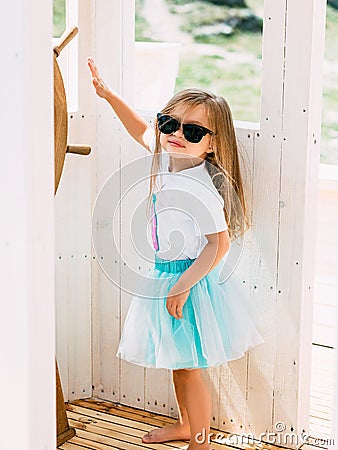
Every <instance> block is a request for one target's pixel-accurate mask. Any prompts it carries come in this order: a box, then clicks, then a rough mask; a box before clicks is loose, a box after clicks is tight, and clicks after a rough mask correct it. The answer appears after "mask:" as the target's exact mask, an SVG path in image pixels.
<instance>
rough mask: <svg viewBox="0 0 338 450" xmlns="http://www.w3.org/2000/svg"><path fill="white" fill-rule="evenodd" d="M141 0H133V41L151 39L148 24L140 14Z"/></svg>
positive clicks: (147, 40)
mask: <svg viewBox="0 0 338 450" xmlns="http://www.w3.org/2000/svg"><path fill="white" fill-rule="evenodd" d="M142 6H143V0H135V41H137V42H138V41H143V42H149V41H152V38H151V34H150V32H149V25H148V23H147V21H146V19H145V18H144V16H143V15H142Z"/></svg>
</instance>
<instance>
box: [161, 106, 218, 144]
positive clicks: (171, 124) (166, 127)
mask: <svg viewBox="0 0 338 450" xmlns="http://www.w3.org/2000/svg"><path fill="white" fill-rule="evenodd" d="M181 125H182V128H183V136H184V137H185V139H186V140H187V141H188V142H192V143H193V144H197V143H198V142H200V141H201V140H202V139H203V137H204V136H205V135H206V134H213V133H212V131H210V130H208V128H205V127H202V126H201V125H196V124H195V123H183V124H182V123H181V122H179V121H178V120H176V119H174V118H173V117H171V116H168V115H167V114H161V113H158V114H157V126H158V129H159V130H160V132H161V133H163V134H172V133H175V131H177V130H179V129H180V128H181Z"/></svg>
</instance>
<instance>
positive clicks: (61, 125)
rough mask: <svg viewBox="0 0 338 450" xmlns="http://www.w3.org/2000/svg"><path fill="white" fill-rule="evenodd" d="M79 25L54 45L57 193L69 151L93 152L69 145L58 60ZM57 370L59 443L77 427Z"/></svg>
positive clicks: (77, 152)
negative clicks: (70, 417) (71, 423)
mask: <svg viewBox="0 0 338 450" xmlns="http://www.w3.org/2000/svg"><path fill="white" fill-rule="evenodd" d="M77 33H78V28H77V27H73V28H71V29H70V30H67V31H66V32H65V33H64V34H63V35H62V36H61V38H60V41H59V45H57V46H56V47H54V49H53V54H54V171H55V173H54V176H55V184H54V195H55V194H56V191H57V188H58V186H59V183H60V178H61V175H62V169H63V166H64V162H65V157H66V153H76V154H79V155H89V153H90V147H88V146H80V145H68V144H67V139H68V111H67V98H66V92H65V87H64V83H63V79H62V75H61V71H60V68H59V65H58V62H57V57H58V56H59V55H60V53H61V51H62V50H63V49H64V47H65V46H66V45H67V44H68V43H69V42H70V41H71V40H72V39H73V38H74V37H75V36H76V35H77ZM55 371H56V430H57V446H58V447H59V446H60V445H62V444H63V443H64V442H66V441H68V440H69V439H70V438H72V437H73V436H74V435H75V429H74V428H71V427H70V426H69V424H68V418H67V414H66V408H65V402H64V396H63V392H62V386H61V382H60V376H59V370H58V364H57V360H56V358H55Z"/></svg>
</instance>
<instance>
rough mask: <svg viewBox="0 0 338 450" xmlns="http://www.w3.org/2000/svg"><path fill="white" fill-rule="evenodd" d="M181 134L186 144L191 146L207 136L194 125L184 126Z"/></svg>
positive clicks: (202, 129) (205, 132) (204, 131)
mask: <svg viewBox="0 0 338 450" xmlns="http://www.w3.org/2000/svg"><path fill="white" fill-rule="evenodd" d="M183 134H184V137H185V138H186V140H187V141H188V142H192V143H193V144H197V143H198V142H200V141H201V139H202V138H203V136H205V135H206V134H207V131H206V130H205V129H204V128H202V127H200V126H198V125H194V124H184V125H183Z"/></svg>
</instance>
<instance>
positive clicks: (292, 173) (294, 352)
mask: <svg viewBox="0 0 338 450" xmlns="http://www.w3.org/2000/svg"><path fill="white" fill-rule="evenodd" d="M299 17H302V32H301V33H299ZM286 29H287V32H286V35H285V36H286V40H285V49H286V52H285V68H284V83H283V112H282V117H283V122H282V127H283V129H282V137H283V139H282V141H281V144H282V153H281V183H280V211H279V216H280V226H279V243H278V261H277V268H278V287H277V289H278V295H277V317H278V321H277V328H276V334H277V353H276V356H277V358H276V363H275V377H274V387H275V395H274V418H275V420H276V421H282V422H283V423H284V425H285V431H287V432H288V431H289V430H291V429H294V430H297V431H298V432H301V431H302V430H304V429H305V430H307V429H308V417H309V402H310V396H309V393H310V377H308V376H307V374H308V373H309V370H310V367H311V346H310V343H311V342H312V318H313V313H312V300H313V285H314V255H315V254H314V248H315V247H314V246H313V245H312V242H313V237H314V236H315V220H316V200H317V193H318V185H317V182H316V180H318V172H319V153H320V149H319V138H320V120H321V94H322V89H321V87H322V81H321V67H322V62H323V58H324V31H325V3H324V2H317V1H312V2H308V1H304V2H301V1H300V2H297V3H295V2H288V3H287V11H286ZM295 124H297V127H295ZM295 149H297V151H295ZM286 404H287V408H286V407H285V405H286Z"/></svg>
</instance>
